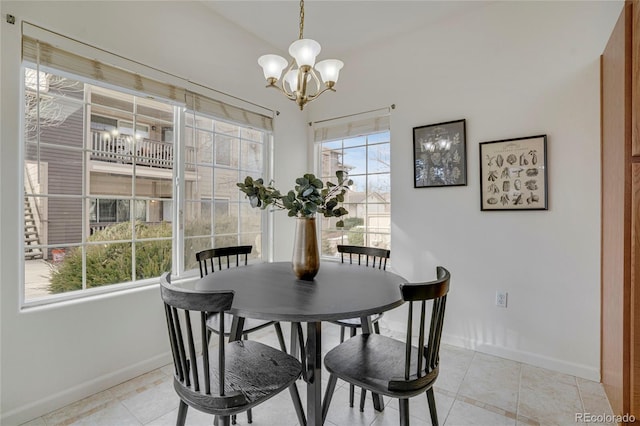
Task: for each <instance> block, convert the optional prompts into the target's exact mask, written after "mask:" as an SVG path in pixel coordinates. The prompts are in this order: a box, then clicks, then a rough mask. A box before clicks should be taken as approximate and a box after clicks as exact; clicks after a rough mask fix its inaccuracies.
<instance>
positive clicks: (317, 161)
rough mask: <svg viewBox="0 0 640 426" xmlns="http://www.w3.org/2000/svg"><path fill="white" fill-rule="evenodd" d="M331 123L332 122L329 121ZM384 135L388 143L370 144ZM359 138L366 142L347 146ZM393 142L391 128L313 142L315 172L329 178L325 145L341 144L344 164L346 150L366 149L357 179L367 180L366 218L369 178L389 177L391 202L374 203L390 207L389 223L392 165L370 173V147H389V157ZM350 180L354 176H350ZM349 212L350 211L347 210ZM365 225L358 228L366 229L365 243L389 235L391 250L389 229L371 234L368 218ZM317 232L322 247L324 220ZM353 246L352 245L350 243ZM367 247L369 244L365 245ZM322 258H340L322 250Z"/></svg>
mask: <svg viewBox="0 0 640 426" xmlns="http://www.w3.org/2000/svg"><path fill="white" fill-rule="evenodd" d="M327 121H330V120H327ZM383 133H388V134H389V138H388V141H383V142H379V141H375V142H371V143H370V142H369V137H370V136H372V135H379V134H383ZM357 138H365V142H364V143H362V144H353V145H348V146H345V143H344V141H345V140H354V139H357ZM391 140H392V135H391V128H390V127H389V128H387V129H386V130H378V131H370V132H364V133H363V134H357V135H345V136H343V137H341V138H335V137H334V138H331V139H326V140H315V141H314V142H311V143H312V144H313V151H314V156H313V163H314V171H315V173H316V175H317V176H320V177H321V178H322V179H323V180H324V179H326V178H327V173H326V172H324V171H323V170H322V165H323V144H328V143H336V142H340V145H341V146H340V148H339V150H340V153H339V156H340V157H341V158H342V159H343V160H342V161H343V162H344V151H345V149H347V150H348V149H351V148H361V147H364V149H365V153H366V154H365V159H364V162H365V173H364V174H362V173H361V174H358V175H357V177H364V178H365V182H366V184H365V191H364V193H365V197H364V205H365V209H367V213H365V216H367V215H368V206H369V204H372V203H369V202H368V201H367V200H368V198H369V197H370V195H371V194H372V193H371V192H370V191H369V179H368V178H369V176H375V175H388V176H389V200H388V201H387V202H386V203H373V204H376V205H380V204H386V205H387V206H388V215H389V221H390V217H391V196H392V194H391V164H389V170H388V171H386V172H370V171H369V147H370V146H378V145H388V146H389V156H390V155H391ZM349 177H350V178H351V177H353V176H351V175H350V176H349ZM345 204H349V203H345ZM347 210H349V209H348V208H347ZM349 217H350V215H347V216H346V217H345V219H346V218H349ZM364 219H365V220H364V222H365V223H364V224H363V225H358V226H363V227H364V231H363V237H364V238H365V241H366V239H367V236H371V237H375V236H380V235H383V234H387V235H388V248H389V249H390V248H391V229H389V232H388V233H381V232H370V231H369V230H368V229H369V226H368V224H367V223H366V217H365V218H364ZM317 230H318V235H319V237H318V238H319V240H320V244H321V246H322V243H323V238H324V236H323V228H322V220H320V221H318V223H317ZM340 232H341V235H340V237H341V244H345V242H344V237H345V236H346V234H347V232H348V231H346V230H341V231H340ZM349 244H352V243H349ZM365 245H367V244H365ZM320 257H321V259H323V260H336V259H338V258H339V256H337V255H335V256H331V255H327V254H325V253H324V252H323V250H321V253H320Z"/></svg>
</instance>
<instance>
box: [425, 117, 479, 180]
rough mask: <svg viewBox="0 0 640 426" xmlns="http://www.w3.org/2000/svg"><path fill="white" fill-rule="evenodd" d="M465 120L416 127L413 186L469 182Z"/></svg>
mask: <svg viewBox="0 0 640 426" xmlns="http://www.w3.org/2000/svg"><path fill="white" fill-rule="evenodd" d="M465 124H466V122H465V120H456V121H448V122H446V123H438V124H429V125H426V126H421V127H414V128H413V160H414V162H413V167H414V169H413V171H414V174H413V178H414V180H413V186H414V188H427V187H437V186H459V185H466V184H467V150H466V142H465V139H466V136H465V128H466V125H465Z"/></svg>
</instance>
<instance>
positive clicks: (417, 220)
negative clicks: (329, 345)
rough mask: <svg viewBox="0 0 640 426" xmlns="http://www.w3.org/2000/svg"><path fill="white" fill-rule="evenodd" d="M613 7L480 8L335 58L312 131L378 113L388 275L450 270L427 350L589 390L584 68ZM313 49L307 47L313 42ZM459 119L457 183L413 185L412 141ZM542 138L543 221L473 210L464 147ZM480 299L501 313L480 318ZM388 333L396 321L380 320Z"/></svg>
mask: <svg viewBox="0 0 640 426" xmlns="http://www.w3.org/2000/svg"><path fill="white" fill-rule="evenodd" d="M620 10H621V3H620V2H493V3H484V4H480V5H478V4H476V6H475V7H473V8H472V9H469V10H467V11H466V12H465V13H463V14H461V15H458V16H456V17H455V18H453V19H451V20H449V21H445V22H440V23H437V24H436V25H431V26H429V28H424V29H422V30H419V31H416V32H413V33H411V34H406V35H404V36H400V37H398V38H396V39H393V40H388V41H387V42H386V43H383V44H381V45H378V46H377V47H376V49H370V50H366V51H364V52H352V54H349V55H345V56H344V57H343V58H342V59H343V60H344V62H345V67H344V69H343V70H342V72H341V75H340V81H339V84H338V87H337V90H338V92H337V93H335V94H332V95H328V96H326V97H325V98H324V99H319V100H318V101H317V103H316V104H314V105H313V106H312V109H311V116H312V118H313V120H320V119H325V118H330V117H334V116H340V115H343V114H350V113H355V112H358V111H366V110H370V109H375V108H379V107H382V106H387V105H390V104H392V103H395V104H396V105H397V109H396V110H395V111H394V112H392V120H391V127H392V129H391V132H392V143H391V145H392V149H391V170H392V171H391V181H392V216H391V219H392V231H391V232H392V241H391V244H392V264H393V269H394V270H396V271H397V272H399V273H400V274H402V275H404V276H405V277H406V278H407V279H409V280H415V281H421V280H429V279H432V278H433V276H434V274H435V266H436V265H443V266H445V267H447V268H449V270H450V271H451V274H452V281H451V292H450V297H449V299H448V304H447V314H446V320H445V329H444V333H445V335H444V337H443V339H444V340H445V341H446V342H448V343H453V344H457V345H461V346H466V347H470V348H476V349H478V350H480V351H484V352H488V353H494V354H497V355H501V356H505V357H507V358H511V359H515V360H520V361H526V362H530V363H532V364H536V365H540V366H544V367H547V368H552V369H556V370H559V371H564V372H567V373H571V374H575V375H579V376H583V377H586V378H590V379H594V380H599V377H600V376H599V374H600V373H599V371H600V147H599V146H600V145H599V144H600V126H599V123H600V116H599V111H600V104H599V55H600V54H601V53H602V51H603V49H604V46H605V44H606V41H607V39H608V37H609V34H610V32H611V30H612V28H613V25H614V23H615V21H616V19H617V17H618V15H619V13H620ZM320 41H321V40H320ZM463 118H464V119H466V120H467V121H466V123H467V166H468V184H467V186H464V187H451V188H421V189H414V188H413V165H412V161H413V156H412V146H413V143H412V128H413V127H415V126H421V125H425V124H432V123H439V122H443V121H450V120H457V119H463ZM538 134H546V135H547V136H548V159H549V162H548V173H549V210H548V211H531V212H526V211H518V212H481V211H480V207H479V204H480V199H479V198H480V195H479V185H480V184H479V177H478V176H479V170H478V169H479V165H478V161H479V160H478V144H479V143H480V142H484V141H491V140H500V139H506V138H515V137H523V136H530V135H538ZM496 290H506V291H508V293H509V298H508V302H509V304H508V308H507V309H501V308H498V307H496V306H495V305H494V298H495V292H496ZM386 318H387V321H388V325H391V326H392V327H394V328H397V327H403V326H404V325H403V324H401V321H404V316H402V315H400V313H399V312H398V313H396V312H394V313H393V314H392V315H388V316H386Z"/></svg>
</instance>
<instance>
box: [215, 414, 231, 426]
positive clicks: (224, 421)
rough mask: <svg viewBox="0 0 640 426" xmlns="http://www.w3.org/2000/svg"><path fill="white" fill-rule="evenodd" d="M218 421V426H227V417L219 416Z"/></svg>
mask: <svg viewBox="0 0 640 426" xmlns="http://www.w3.org/2000/svg"><path fill="white" fill-rule="evenodd" d="M219 419H220V420H219V421H218V425H219V426H229V416H220V417H219Z"/></svg>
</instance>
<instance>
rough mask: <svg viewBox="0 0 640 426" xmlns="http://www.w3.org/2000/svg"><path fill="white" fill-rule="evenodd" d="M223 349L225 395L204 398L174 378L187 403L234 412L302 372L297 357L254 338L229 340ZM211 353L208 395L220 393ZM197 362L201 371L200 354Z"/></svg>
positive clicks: (206, 409)
mask: <svg viewBox="0 0 640 426" xmlns="http://www.w3.org/2000/svg"><path fill="white" fill-rule="evenodd" d="M225 349H226V351H225V370H226V371H225V386H224V389H225V395H226V396H224V397H213V398H203V395H202V393H200V392H194V390H193V389H191V388H190V387H186V386H184V385H182V383H180V381H179V380H178V379H177V378H174V387H175V389H176V391H177V393H178V394H179V395H180V397H181V398H182V399H183V400H184V401H185V402H186V403H187V404H189V405H190V406H192V407H195V408H197V409H198V410H201V411H204V412H206V413H209V414H215V415H221V416H227V415H233V414H237V413H240V412H243V411H246V410H247V409H249V408H251V407H254V406H256V405H258V404H260V403H262V402H264V401H266V400H267V399H269V398H271V397H272V396H275V395H276V394H278V393H279V392H280V391H282V390H284V389H286V388H287V387H289V386H290V385H291V384H292V383H293V382H295V381H296V380H297V379H298V377H300V374H301V373H302V365H301V364H300V362H299V361H298V360H297V359H295V358H294V357H292V356H291V355H288V354H286V353H284V352H282V351H280V350H278V349H275V348H272V347H271V346H267V345H265V344H262V343H259V342H255V341H253V340H238V341H234V342H229V343H228V344H227V346H226V348H225ZM214 354H215V355H214ZM212 355H214V356H213V357H212V358H211V359H210V360H209V370H210V372H211V373H210V374H211V395H219V394H220V392H219V375H218V368H217V367H218V357H217V351H212ZM197 363H198V370H199V371H203V370H202V368H203V367H202V365H203V358H202V356H200V357H198V361H197ZM192 386H193V384H192ZM200 387H201V388H203V385H202V384H200Z"/></svg>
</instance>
